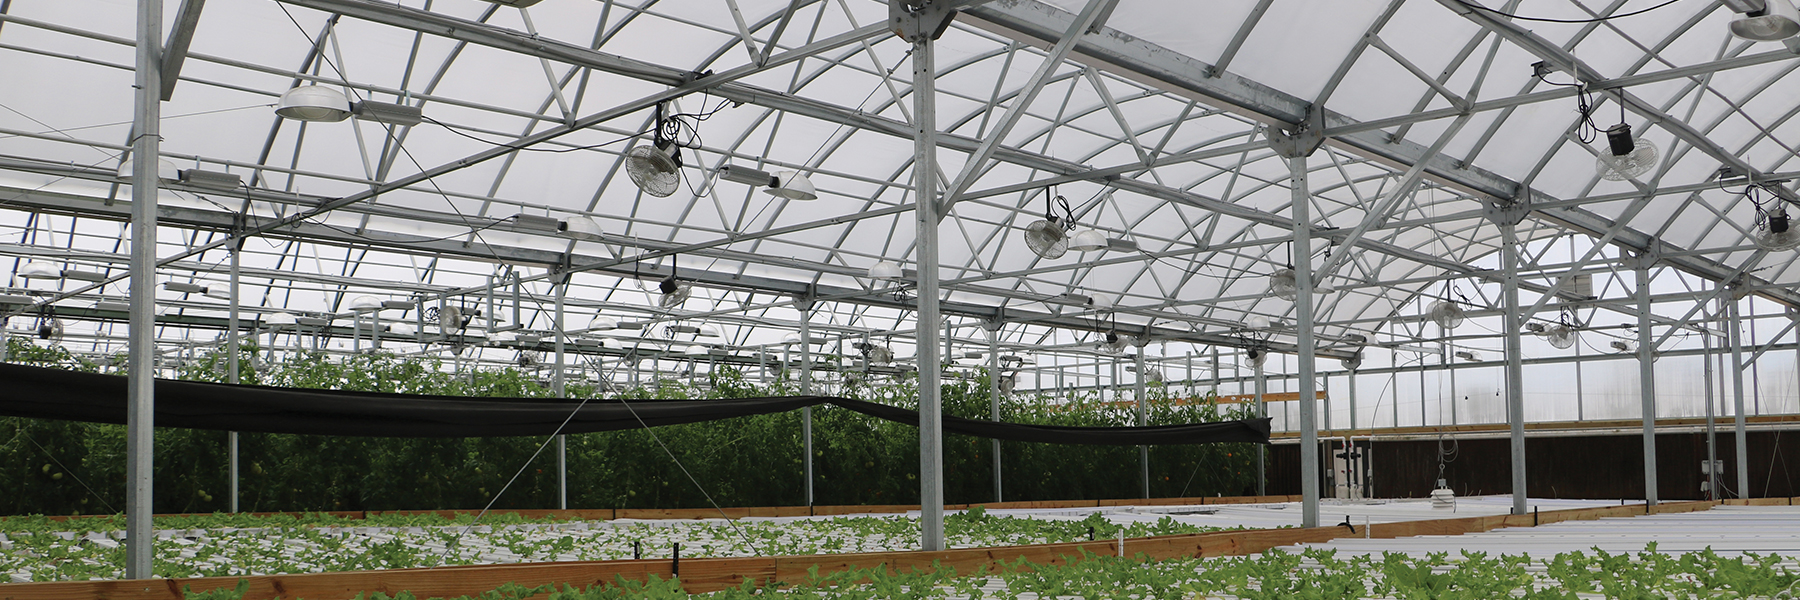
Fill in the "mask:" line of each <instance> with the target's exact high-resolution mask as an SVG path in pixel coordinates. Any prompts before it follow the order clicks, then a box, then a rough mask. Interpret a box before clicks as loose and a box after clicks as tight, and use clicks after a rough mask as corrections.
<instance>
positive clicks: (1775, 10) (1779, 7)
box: [1731, 0, 1800, 42]
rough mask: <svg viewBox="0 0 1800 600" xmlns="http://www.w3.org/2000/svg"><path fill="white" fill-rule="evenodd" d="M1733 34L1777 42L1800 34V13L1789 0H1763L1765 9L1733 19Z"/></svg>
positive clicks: (1747, 38) (1749, 38)
mask: <svg viewBox="0 0 1800 600" xmlns="http://www.w3.org/2000/svg"><path fill="white" fill-rule="evenodd" d="M1731 35H1735V36H1738V37H1741V38H1744V39H1746V40H1754V41H1758V42H1777V41H1781V40H1785V39H1787V38H1791V37H1794V36H1795V35H1800V13H1796V11H1795V10H1794V5H1793V3H1792V2H1789V1H1788V0H1763V9H1762V10H1760V11H1751V12H1749V13H1745V14H1743V15H1739V16H1738V17H1737V18H1736V19H1734V20H1732V21H1731Z"/></svg>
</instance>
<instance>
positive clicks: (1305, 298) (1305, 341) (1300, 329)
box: [1287, 155, 1319, 527]
mask: <svg viewBox="0 0 1800 600" xmlns="http://www.w3.org/2000/svg"><path fill="white" fill-rule="evenodd" d="M1287 160H1288V180H1289V184H1288V187H1289V189H1290V190H1291V191H1292V192H1293V196H1292V197H1293V211H1294V256H1293V260H1294V283H1295V284H1296V285H1297V286H1298V287H1299V288H1300V289H1299V293H1298V294H1295V297H1294V317H1295V323H1294V329H1295V330H1296V331H1295V334H1296V337H1297V338H1298V341H1299V344H1298V346H1299V352H1300V355H1299V356H1298V357H1297V358H1299V363H1300V365H1299V366H1300V477H1301V479H1300V501H1301V508H1300V526H1301V527H1318V526H1319V431H1318V421H1317V415H1316V414H1315V413H1317V412H1318V406H1319V401H1318V386H1319V382H1318V379H1317V378H1316V377H1315V376H1314V367H1315V365H1314V364H1313V363H1314V362H1315V361H1314V357H1313V350H1314V343H1315V342H1314V340H1313V314H1312V309H1313V306H1312V293H1313V290H1312V215H1311V213H1312V211H1311V210H1310V208H1311V204H1312V195H1311V193H1310V192H1308V191H1307V185H1306V156H1304V155H1301V156H1292V157H1289V158H1288V159H1287Z"/></svg>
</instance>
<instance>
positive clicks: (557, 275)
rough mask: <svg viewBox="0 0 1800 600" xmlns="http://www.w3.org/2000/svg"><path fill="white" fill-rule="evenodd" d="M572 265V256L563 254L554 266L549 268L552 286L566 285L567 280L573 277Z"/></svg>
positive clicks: (573, 262) (573, 263)
mask: <svg viewBox="0 0 1800 600" xmlns="http://www.w3.org/2000/svg"><path fill="white" fill-rule="evenodd" d="M574 265H575V261H574V256H573V255H571V254H569V253H567V252H565V253H563V255H562V256H560V257H558V259H557V261H556V264H555V265H552V266H551V267H550V275H551V280H552V281H553V285H568V284H569V278H570V277H573V276H575V271H574Z"/></svg>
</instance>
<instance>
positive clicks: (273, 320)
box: [263, 312, 299, 327]
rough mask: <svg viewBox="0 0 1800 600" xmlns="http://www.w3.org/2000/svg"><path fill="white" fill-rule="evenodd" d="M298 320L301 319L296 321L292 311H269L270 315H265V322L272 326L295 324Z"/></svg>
mask: <svg viewBox="0 0 1800 600" xmlns="http://www.w3.org/2000/svg"><path fill="white" fill-rule="evenodd" d="M298 322H299V321H296V320H295V319H294V315H293V314H291V313H284V312H278V313H269V316H266V317H263V324H264V325H269V326H271V327H279V326H281V325H293V324H295V323H298Z"/></svg>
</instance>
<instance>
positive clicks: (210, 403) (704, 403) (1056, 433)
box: [0, 364, 1269, 446]
mask: <svg viewBox="0 0 1800 600" xmlns="http://www.w3.org/2000/svg"><path fill="white" fill-rule="evenodd" d="M820 404H831V405H834V406H839V407H842V408H845V409H849V410H853V411H856V412H859V413H862V414H865V415H869V416H871V417H875V418H879V419H886V420H889V421H893V422H896V423H904V424H906V425H911V426H914V427H917V426H918V425H919V413H918V412H917V411H911V410H906V409H903V408H896V407H893V406H888V405H885V404H876V403H874V402H865V401H862V400H852V399H849V398H835V397H830V396H790V397H773V398H732V399H722V400H634V401H630V402H625V401H622V400H589V401H587V403H586V404H585V405H582V404H581V401H580V400H559V399H541V398H467V397H460V396H423V395H410V394H382V393H374V392H351V391H342V390H312V389H296V388H276V387H261V386H249V385H229V384H222V383H205V382H198V381H178V380H172V379H158V380H156V426H157V427H182V428H190V429H217V430H229V431H247V432H260V433H297V434H308V435H344V436H363V437H490V436H514V435H532V436H542V435H550V434H552V433H555V432H556V431H557V426H558V425H561V424H562V423H563V421H564V420H565V419H567V420H568V425H567V426H566V427H564V428H563V430H562V432H563V433H590V432H595V431H617V430H622V429H637V428H639V427H645V426H649V427H655V426H659V425H679V424H683V423H699V422H704V421H715V420H719V419H729V418H732V417H743V416H749V415H760V414H769V413H778V412H787V411H790V410H796V409H799V408H803V407H807V406H817V405H820ZM577 406H580V410H576V407H577ZM125 408H126V381H125V377H124V376H120V375H99V374H94V373H82V372H78V371H67V370H62V369H50V368H44V367H33V366H26V365H16V364H0V415H5V416H13V417H33V418H43V419H62V420H70V421H87V422H93V423H124V422H125ZM571 414H573V415H574V416H573V417H571V416H570V415H571ZM944 431H945V432H948V433H959V434H963V435H971V436H977V437H985V438H994V439H1000V440H1008V441H1016V442H1045V443H1053V444H1091V445H1122V446H1132V445H1140V444H1146V445H1158V444H1210V443H1217V442H1254V443H1262V444H1266V443H1269V419H1267V418H1262V419H1246V420H1242V421H1225V422H1220V423H1195V424H1189V425H1161V426H1155V427H1064V426H1055V425H1023V424H1018V423H1003V422H994V421H982V420H976V419H964V418H961V417H951V416H946V417H944Z"/></svg>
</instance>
